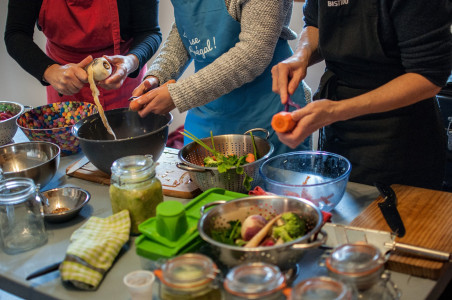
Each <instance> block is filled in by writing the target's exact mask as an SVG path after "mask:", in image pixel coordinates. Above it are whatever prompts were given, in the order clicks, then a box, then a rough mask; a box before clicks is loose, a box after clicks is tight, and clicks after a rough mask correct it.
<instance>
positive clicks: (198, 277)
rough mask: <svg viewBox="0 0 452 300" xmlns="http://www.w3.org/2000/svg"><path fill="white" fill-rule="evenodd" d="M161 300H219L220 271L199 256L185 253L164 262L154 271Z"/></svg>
mask: <svg viewBox="0 0 452 300" xmlns="http://www.w3.org/2000/svg"><path fill="white" fill-rule="evenodd" d="M154 273H155V275H156V276H157V277H158V278H159V279H160V289H159V294H160V299H162V300H217V299H218V300H221V299H223V293H222V291H221V290H220V287H219V282H218V281H219V278H218V276H217V275H218V274H219V270H218V268H217V266H216V265H215V264H214V263H213V261H212V260H211V259H210V258H209V257H207V256H205V255H202V254H196V253H187V254H183V255H180V256H177V257H175V258H172V259H169V260H168V261H166V262H165V263H164V264H163V265H162V267H161V269H158V270H155V271H154Z"/></svg>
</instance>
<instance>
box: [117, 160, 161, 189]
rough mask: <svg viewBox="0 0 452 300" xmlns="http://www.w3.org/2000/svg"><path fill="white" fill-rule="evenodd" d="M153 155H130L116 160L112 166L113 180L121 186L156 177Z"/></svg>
mask: <svg viewBox="0 0 452 300" xmlns="http://www.w3.org/2000/svg"><path fill="white" fill-rule="evenodd" d="M155 167H156V164H155V163H154V160H153V158H152V155H130V156H125V157H122V158H119V159H117V160H115V161H114V162H113V164H112V166H111V174H112V179H113V180H116V181H117V182H118V183H119V184H126V183H132V182H133V183H136V182H140V181H142V180H147V179H149V178H152V177H154V176H155Z"/></svg>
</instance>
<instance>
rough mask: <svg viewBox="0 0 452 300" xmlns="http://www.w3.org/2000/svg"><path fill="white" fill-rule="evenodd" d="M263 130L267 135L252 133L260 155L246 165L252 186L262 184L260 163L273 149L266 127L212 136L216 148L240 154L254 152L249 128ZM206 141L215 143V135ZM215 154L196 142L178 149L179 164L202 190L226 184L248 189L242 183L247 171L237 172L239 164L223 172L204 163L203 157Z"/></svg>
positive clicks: (244, 167) (234, 189)
mask: <svg viewBox="0 0 452 300" xmlns="http://www.w3.org/2000/svg"><path fill="white" fill-rule="evenodd" d="M254 131H263V132H265V133H266V138H261V137H258V136H255V135H253V137H254V142H255V145H256V149H257V154H258V156H259V157H258V159H257V160H256V161H254V162H252V163H248V164H246V165H244V166H243V169H244V171H245V173H246V174H247V175H248V176H250V177H251V178H253V181H252V182H251V187H252V188H254V187H255V186H257V185H259V167H260V166H261V165H262V163H263V162H264V161H265V160H266V159H268V158H269V157H270V155H271V154H272V153H273V150H274V147H273V145H272V143H270V142H269V141H268V140H267V139H268V137H269V132H268V131H267V130H265V129H263V128H255V129H251V130H248V131H247V132H245V133H244V134H224V135H216V136H214V137H213V143H214V146H215V150H217V151H218V152H220V153H221V154H223V155H228V154H235V155H237V156H242V155H246V154H247V153H253V150H254V149H253V140H252V137H251V135H250V134H248V133H250V132H254ZM201 141H203V142H204V143H205V144H206V145H208V146H209V147H212V138H210V137H208V138H203V139H201ZM210 155H212V154H211V153H210V152H209V151H208V150H206V149H205V148H203V147H202V146H200V145H199V144H198V143H196V142H191V143H189V144H187V145H185V146H184V147H183V148H182V149H181V150H180V151H179V155H178V157H179V160H180V161H181V163H179V164H177V167H178V168H180V169H182V170H185V171H188V174H189V175H190V178H191V180H193V182H194V183H195V184H196V185H197V186H198V187H199V188H200V189H201V190H202V191H206V190H208V189H211V188H223V189H225V190H230V191H234V192H239V193H246V192H248V191H247V189H246V188H245V186H244V185H243V179H244V178H245V175H244V174H237V172H236V167H232V168H230V169H229V170H227V171H226V172H223V173H220V172H219V171H218V168H217V167H204V158H205V157H206V156H210Z"/></svg>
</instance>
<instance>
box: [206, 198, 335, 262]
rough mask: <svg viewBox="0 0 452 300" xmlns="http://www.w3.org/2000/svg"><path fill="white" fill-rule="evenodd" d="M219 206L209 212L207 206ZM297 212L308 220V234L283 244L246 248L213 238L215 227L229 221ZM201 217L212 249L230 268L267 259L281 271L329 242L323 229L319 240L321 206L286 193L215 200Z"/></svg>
mask: <svg viewBox="0 0 452 300" xmlns="http://www.w3.org/2000/svg"><path fill="white" fill-rule="evenodd" d="M214 205H217V206H215V207H213V208H211V209H210V210H208V211H207V212H205V210H206V209H207V208H208V207H211V206H214ZM288 211H291V212H294V213H296V214H298V215H300V216H301V217H303V218H304V219H305V221H306V225H307V233H306V234H305V235H304V236H302V237H300V238H298V239H295V240H293V241H291V242H287V243H284V244H281V245H275V246H265V247H255V248H243V247H239V246H232V245H227V244H223V243H221V242H218V241H216V240H214V239H212V238H211V237H210V235H211V230H212V229H220V228H225V227H229V226H230V225H229V224H228V222H229V221H235V220H240V221H242V222H243V221H244V220H245V219H246V217H248V216H249V215H255V214H259V215H262V216H263V217H265V218H267V219H271V218H273V217H275V216H276V215H278V214H281V213H283V212H288ZM201 214H202V217H201V219H200V220H199V222H198V231H199V234H200V236H201V238H202V239H203V240H205V241H206V242H208V243H209V244H210V246H211V248H212V255H213V256H214V257H215V259H217V260H218V261H219V263H222V264H224V265H226V266H227V267H234V266H236V265H239V264H242V263H247V262H254V261H260V262H266V263H270V264H273V265H276V266H278V267H279V268H280V269H282V270H287V269H290V268H292V267H293V266H294V265H295V264H296V263H297V262H298V261H300V259H301V257H302V255H303V254H304V252H305V251H306V250H307V249H313V248H317V247H319V246H320V245H322V244H323V243H324V242H325V241H326V233H324V232H321V235H322V239H321V240H316V238H315V236H316V235H317V233H319V232H320V228H321V226H322V224H323V217H322V214H321V212H320V210H319V208H318V207H316V206H315V205H314V204H312V203H311V202H309V201H307V200H304V199H301V198H296V197H285V196H276V195H275V196H273V195H272V196H250V197H246V198H240V199H236V200H231V201H228V202H226V201H215V202H211V203H209V204H207V205H205V206H204V207H203V208H202V209H201Z"/></svg>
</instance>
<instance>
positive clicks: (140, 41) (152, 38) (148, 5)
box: [118, 0, 162, 77]
mask: <svg viewBox="0 0 452 300" xmlns="http://www.w3.org/2000/svg"><path fill="white" fill-rule="evenodd" d="M118 3H121V2H118ZM129 5H130V13H129V15H128V16H127V17H128V19H127V20H124V22H127V24H125V25H123V26H126V25H127V26H128V27H129V28H130V32H131V37H132V39H133V40H132V44H131V46H130V49H129V52H127V53H126V55H134V56H135V57H136V58H137V59H138V65H137V68H136V69H135V72H132V73H130V74H129V77H136V76H138V73H139V72H140V70H141V69H142V68H143V66H144V65H145V64H146V63H147V62H148V61H149V60H150V59H151V58H152V56H153V55H154V54H155V53H156V52H157V50H158V48H159V47H160V44H161V42H162V33H161V31H160V27H159V23H158V1H157V0H140V1H138V0H134V1H131V2H130V4H129ZM118 9H119V14H120V18H121V12H122V10H121V7H118ZM122 17H123V18H125V17H126V16H122ZM121 30H122V29H121Z"/></svg>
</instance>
